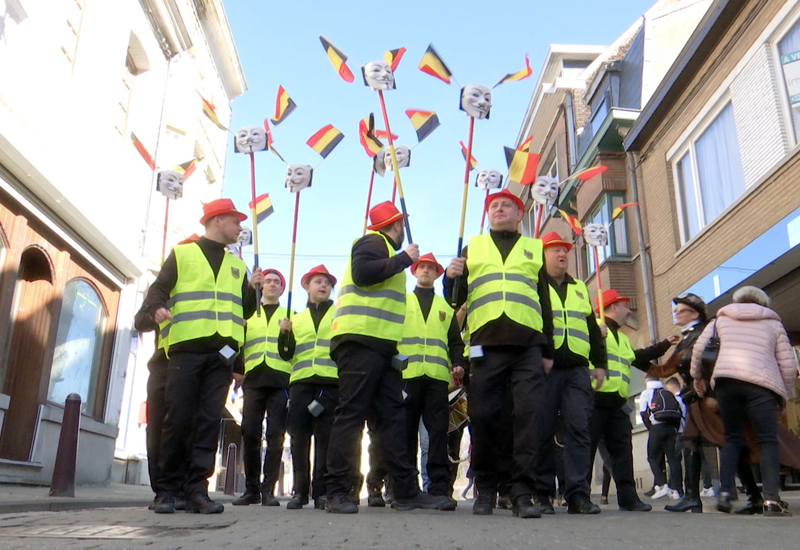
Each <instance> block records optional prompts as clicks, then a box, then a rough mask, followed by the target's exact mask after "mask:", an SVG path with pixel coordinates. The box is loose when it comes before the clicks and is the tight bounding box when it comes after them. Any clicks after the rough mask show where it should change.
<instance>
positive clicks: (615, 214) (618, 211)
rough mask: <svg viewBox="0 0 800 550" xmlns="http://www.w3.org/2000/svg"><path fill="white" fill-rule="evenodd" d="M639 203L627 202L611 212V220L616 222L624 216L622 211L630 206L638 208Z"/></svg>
mask: <svg viewBox="0 0 800 550" xmlns="http://www.w3.org/2000/svg"><path fill="white" fill-rule="evenodd" d="M638 204H639V203H638V202H626V203H625V204H620V205H619V206H617V207H616V208H614V210H612V211H611V219H612V220H616V219H617V218H619V217H620V216H621V215H622V211H623V210H625V209H626V208H628V207H629V206H638Z"/></svg>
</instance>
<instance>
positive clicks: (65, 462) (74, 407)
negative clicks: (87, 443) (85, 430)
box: [50, 393, 81, 497]
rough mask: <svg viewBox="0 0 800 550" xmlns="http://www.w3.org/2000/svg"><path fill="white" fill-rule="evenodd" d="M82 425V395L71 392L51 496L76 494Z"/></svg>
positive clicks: (65, 413)
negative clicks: (79, 439) (76, 468)
mask: <svg viewBox="0 0 800 550" xmlns="http://www.w3.org/2000/svg"><path fill="white" fill-rule="evenodd" d="M80 426H81V396H80V395H78V394H77V393H71V394H69V395H68V396H67V401H66V403H65V404H64V418H63V420H62V421H61V435H60V436H59V438H58V450H57V451H56V463H55V466H54V467H53V481H52V482H51V483H50V496H51V497H74V496H75V464H76V462H77V460H78V431H79V430H80Z"/></svg>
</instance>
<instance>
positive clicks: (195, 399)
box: [159, 352, 232, 498]
mask: <svg viewBox="0 0 800 550" xmlns="http://www.w3.org/2000/svg"><path fill="white" fill-rule="evenodd" d="M231 379H232V370H231V366H230V365H228V364H226V363H225V362H224V361H223V360H222V358H221V356H220V355H219V353H217V352H213V353H188V352H177V353H173V354H172V356H171V357H170V359H169V367H168V368H167V385H166V392H165V399H166V404H167V414H166V417H165V419H164V428H163V430H162V436H161V437H162V439H161V455H160V457H159V468H160V469H161V472H162V473H161V480H160V481H159V486H160V487H161V489H162V490H163V491H164V492H166V493H167V494H170V495H173V496H174V495H176V494H178V492H179V491H180V489H181V486H183V488H184V491H185V492H186V496H187V498H191V497H192V496H194V495H196V494H208V478H209V477H210V476H211V474H213V473H214V464H215V462H216V456H217V446H218V444H219V430H220V420H221V418H222V408H223V407H224V406H225V398H226V397H227V395H228V387H229V386H230V384H231ZM193 418H194V421H195V432H194V438H193V439H192V442H191V450H190V453H189V471H188V474H187V475H186V479H185V483H184V469H183V467H184V463H185V458H186V452H185V446H186V438H187V434H190V433H191V428H192V419H193Z"/></svg>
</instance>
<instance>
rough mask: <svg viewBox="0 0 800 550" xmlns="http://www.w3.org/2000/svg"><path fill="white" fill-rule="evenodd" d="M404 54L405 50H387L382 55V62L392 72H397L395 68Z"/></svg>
mask: <svg viewBox="0 0 800 550" xmlns="http://www.w3.org/2000/svg"><path fill="white" fill-rule="evenodd" d="M404 53H406V49H405V48H397V49H396V50H389V51H388V52H386V53H384V54H383V60H384V61H386V62H387V63H388V64H389V66H390V67H391V68H392V72H394V71H396V70H397V66H398V65H399V64H400V60H401V59H402V58H403V54H404Z"/></svg>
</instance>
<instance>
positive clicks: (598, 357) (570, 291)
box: [534, 231, 606, 514]
mask: <svg viewBox="0 0 800 550" xmlns="http://www.w3.org/2000/svg"><path fill="white" fill-rule="evenodd" d="M542 244H543V246H544V258H545V264H546V266H547V282H548V284H549V285H550V305H551V306H552V308H553V340H554V342H553V344H554V347H555V363H554V365H553V370H552V371H550V374H549V375H548V376H547V381H546V385H547V392H546V395H547V402H546V405H545V408H544V411H545V414H547V416H546V417H545V421H544V422H543V423H542V426H543V428H544V429H543V430H542V432H541V437H542V440H543V445H544V446H545V447H549V449H550V451H549V452H544V453H539V454H537V455H536V457H535V461H536V462H535V464H536V466H535V467H534V470H535V471H536V472H537V475H539V476H540V477H539V478H538V479H537V495H536V497H535V499H534V502H536V504H537V506H538V507H539V509H540V510H541V511H542V512H543V513H545V514H547V513H550V514H552V513H555V512H554V510H553V504H552V501H551V495H553V494H554V493H555V488H556V487H555V473H556V464H555V452H554V451H555V449H554V439H553V438H554V436H555V432H556V423H557V419H558V413H559V411H560V412H561V420H562V422H563V424H564V436H565V437H564V453H563V457H564V485H565V487H564V499H565V500H566V501H567V507H568V508H567V511H568V512H569V513H570V514H599V513H600V507H599V506H597V505H596V504H593V503H592V502H591V500H590V499H589V496H590V494H591V491H590V488H589V483H588V482H587V481H586V472H588V471H589V464H591V461H592V456H591V441H590V438H589V417H590V416H591V414H592V408H593V406H594V396H593V393H594V392H593V391H592V380H594V381H595V387H596V388H600V387H602V385H603V379H604V377H605V367H606V346H605V341H604V339H603V334H602V333H601V332H600V328H599V327H598V326H597V320H596V319H595V316H594V311H592V303H591V302H590V301H589V291H588V289H587V288H586V285H585V284H584V283H583V281H580V280H575V279H573V278H572V277H571V276H570V275H569V273H567V268H568V262H567V253H568V252H569V251H570V250H571V249H572V243H569V242H566V241H565V240H564V239H562V238H561V236H560V235H559V234H558V233H556V232H555V231H553V232H551V233H548V234H547V235H545V236H544V237H542ZM590 361H591V364H593V365H594V367H595V368H594V369H593V370H591V371H590V370H589V362H590ZM590 372H591V374H590Z"/></svg>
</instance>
